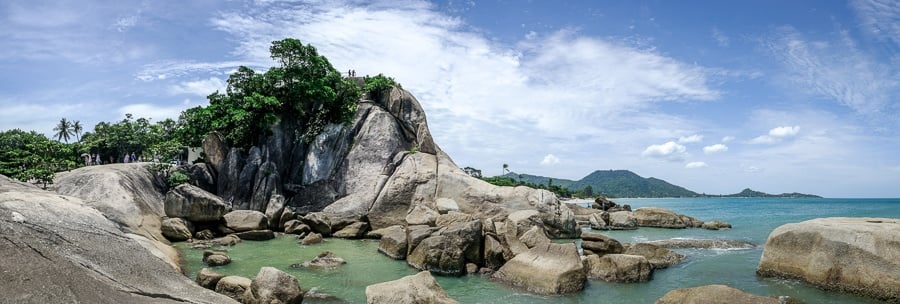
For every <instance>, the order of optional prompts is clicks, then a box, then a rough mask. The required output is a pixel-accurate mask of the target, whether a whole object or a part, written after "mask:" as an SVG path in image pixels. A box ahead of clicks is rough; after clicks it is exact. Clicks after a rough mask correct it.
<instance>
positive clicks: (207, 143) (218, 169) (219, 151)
mask: <svg viewBox="0 0 900 304" xmlns="http://www.w3.org/2000/svg"><path fill="white" fill-rule="evenodd" d="M202 146H203V154H206V162H207V163H209V164H210V165H212V167H213V170H215V173H216V174H221V173H222V167H223V166H224V164H225V159H226V158H227V157H228V150H229V147H228V144H227V143H226V141H225V136H222V134H221V133H219V132H211V133H209V134H207V135H206V137H204V138H203V142H202Z"/></svg>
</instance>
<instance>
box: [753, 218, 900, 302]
mask: <svg viewBox="0 0 900 304" xmlns="http://www.w3.org/2000/svg"><path fill="white" fill-rule="evenodd" d="M763 248H764V249H763V253H762V258H761V259H760V261H759V266H758V268H757V270H756V273H757V274H759V275H762V276H766V277H786V278H795V279H800V280H803V281H806V282H809V283H811V284H813V285H816V286H819V287H821V288H824V289H833V290H840V291H844V292H850V293H856V294H861V295H865V296H868V297H872V298H876V299H879V300H882V301H887V302H895V303H898V302H900V258H898V257H900V220H898V219H891V218H819V219H813V220H808V221H804V222H800V223H791V224H785V225H782V226H780V227H778V228H776V229H775V230H774V231H772V233H771V234H769V238H768V240H766V246H765V247H763Z"/></svg>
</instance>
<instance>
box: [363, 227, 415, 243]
mask: <svg viewBox="0 0 900 304" xmlns="http://www.w3.org/2000/svg"><path fill="white" fill-rule="evenodd" d="M397 230H403V231H404V233H405V231H406V228H405V227H404V226H403V225H394V226H388V227H384V228H381V229H377V230H372V231H369V232H366V238H369V239H376V240H377V239H381V237H382V236H384V235H385V234H390V233H393V232H396V231H397ZM405 237H406V236H405V234H404V238H405Z"/></svg>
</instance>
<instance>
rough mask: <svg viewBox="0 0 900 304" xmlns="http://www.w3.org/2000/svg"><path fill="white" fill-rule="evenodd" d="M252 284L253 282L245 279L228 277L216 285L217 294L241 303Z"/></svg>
mask: <svg viewBox="0 0 900 304" xmlns="http://www.w3.org/2000/svg"><path fill="white" fill-rule="evenodd" d="M250 283H252V281H251V280H250V279H248V278H245V277H241V276H226V277H224V278H222V279H220V280H219V282H218V283H216V292H217V293H220V294H223V295H226V296H228V297H229V298H232V299H234V300H235V301H239V302H240V301H241V298H243V296H244V292H245V291H247V289H249V288H250Z"/></svg>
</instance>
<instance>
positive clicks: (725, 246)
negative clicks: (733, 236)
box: [646, 238, 758, 251]
mask: <svg viewBox="0 0 900 304" xmlns="http://www.w3.org/2000/svg"><path fill="white" fill-rule="evenodd" d="M646 243H649V244H653V245H657V246H660V247H665V248H670V249H671V248H675V249H687V248H696V249H713V250H721V251H731V250H748V249H755V248H757V247H758V246H757V245H756V244H754V243H751V242H748V241H743V240H723V239H695V238H671V239H668V240H656V241H649V242H646Z"/></svg>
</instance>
